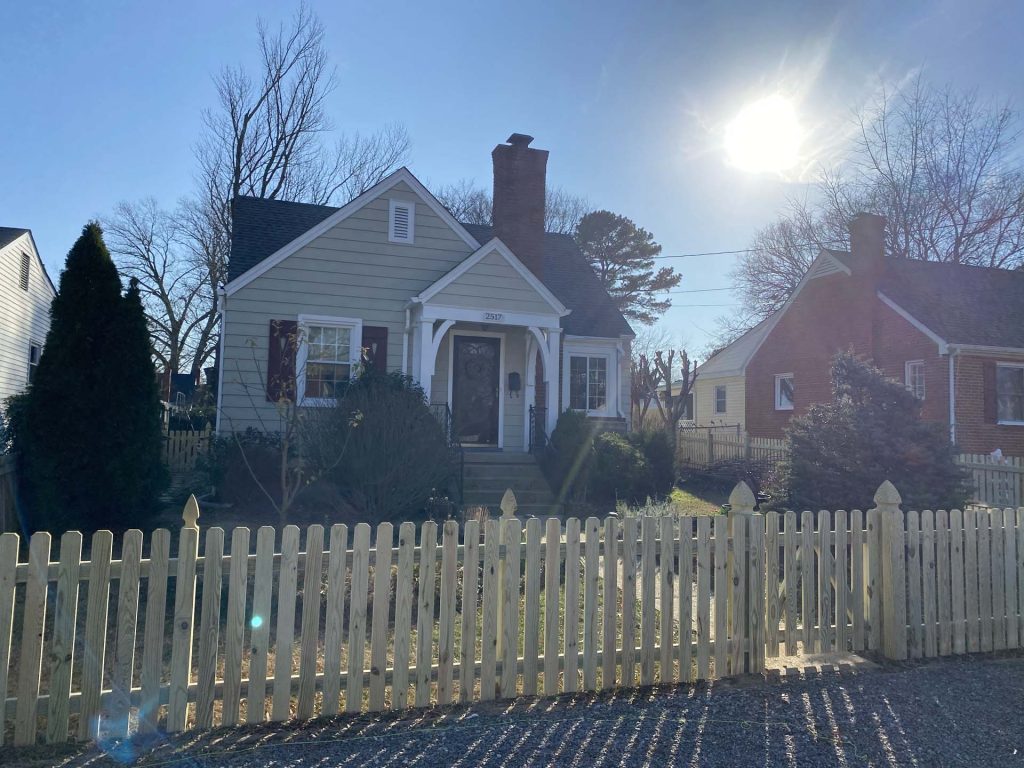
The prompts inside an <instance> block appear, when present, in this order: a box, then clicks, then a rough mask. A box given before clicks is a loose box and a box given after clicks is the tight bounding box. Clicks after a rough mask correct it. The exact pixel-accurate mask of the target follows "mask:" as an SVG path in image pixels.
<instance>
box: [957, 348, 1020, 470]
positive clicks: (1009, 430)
mask: <svg viewBox="0 0 1024 768" xmlns="http://www.w3.org/2000/svg"><path fill="white" fill-rule="evenodd" d="M993 360H995V361H998V362H1004V363H1024V357H1022V356H1013V355H1003V356H1000V357H988V358H983V357H977V356H972V355H957V356H956V357H955V358H954V359H953V363H954V375H955V377H956V385H955V386H956V422H957V425H956V442H957V445H958V446H959V447H960V450H962V451H965V452H967V453H991V452H992V451H994V450H995V449H996V448H998V449H1000V450H1001V451H1002V452H1003V453H1004V454H1005V455H1007V456H1024V426H1021V425H1019V424H997V423H994V422H992V421H989V420H986V418H985V374H984V372H983V370H984V366H985V364H986V363H991V362H992V361H993ZM947 376H948V371H947Z"/></svg>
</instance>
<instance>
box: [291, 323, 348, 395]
mask: <svg viewBox="0 0 1024 768" xmlns="http://www.w3.org/2000/svg"><path fill="white" fill-rule="evenodd" d="M362 329H363V323H362V320H358V319H351V318H343V317H320V316H304V315H300V316H299V353H298V359H297V368H298V370H297V376H296V378H297V383H298V389H299V402H300V404H301V405H314V406H318V405H333V404H334V402H335V400H336V398H337V396H338V394H339V392H340V389H341V387H343V386H344V384H345V383H346V382H348V380H349V379H351V378H352V376H353V375H354V374H355V371H356V366H357V365H358V364H359V356H360V351H361V349H362V347H361V345H362Z"/></svg>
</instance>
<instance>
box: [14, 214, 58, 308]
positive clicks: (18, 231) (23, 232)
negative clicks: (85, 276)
mask: <svg viewBox="0 0 1024 768" xmlns="http://www.w3.org/2000/svg"><path fill="white" fill-rule="evenodd" d="M22 235H28V242H29V244H30V245H31V246H32V255H33V256H34V257H35V260H36V263H37V264H39V268H40V269H41V270H42V271H43V277H45V278H46V284H47V285H48V286H50V292H51V293H52V294H53V295H54V296H56V295H57V286H55V285H54V284H53V280H51V279H50V273H49V271H47V269H46V264H44V263H43V257H42V256H40V255H39V249H38V248H37V247H36V239H35V238H34V237H33V236H32V230H31V229H24V228H23V227H0V249H2V248H6V247H7V246H8V245H10V244H11V243H13V242H14V241H15V240H17V239H18V238H20V237H21V236H22Z"/></svg>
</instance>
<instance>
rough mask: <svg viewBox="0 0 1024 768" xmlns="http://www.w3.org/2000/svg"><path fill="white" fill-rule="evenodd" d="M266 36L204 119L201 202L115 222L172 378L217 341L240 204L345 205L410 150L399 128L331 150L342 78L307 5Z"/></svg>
mask: <svg viewBox="0 0 1024 768" xmlns="http://www.w3.org/2000/svg"><path fill="white" fill-rule="evenodd" d="M257 29H258V46H259V54H260V58H259V62H260V63H259V69H258V71H257V72H256V73H255V74H253V73H250V72H249V71H247V70H246V69H244V68H242V67H225V68H224V69H223V70H222V71H221V72H220V74H219V75H217V76H216V77H215V78H214V81H215V84H216V87H217V97H218V104H217V106H216V107H215V108H213V109H210V110H207V111H206V112H204V114H203V123H204V130H203V133H202V135H201V137H200V139H199V141H198V143H197V144H196V148H195V156H196V161H197V163H198V167H199V170H198V173H197V185H198V192H197V194H196V196H195V197H194V198H193V199H190V200H186V201H184V202H182V203H181V204H179V206H178V208H177V210H175V211H174V212H173V213H171V212H164V211H159V210H158V209H157V206H156V204H155V203H153V202H152V201H148V200H147V201H142V202H139V203H135V204H130V203H123V204H122V205H121V206H119V207H118V209H117V210H116V211H115V213H114V215H113V216H112V217H111V219H110V222H109V223H108V229H112V234H114V235H115V236H117V239H118V243H117V248H118V249H119V251H120V253H119V256H120V261H121V264H122V265H123V266H127V267H130V269H132V270H135V271H137V272H138V273H139V274H137V275H135V276H138V277H139V279H140V283H141V284H142V285H143V286H144V290H145V291H147V311H148V312H149V316H150V322H151V326H152V327H153V328H154V346H155V347H157V349H158V352H157V357H158V360H159V361H160V362H161V365H165V366H166V367H167V368H168V369H169V370H171V371H177V370H178V369H179V367H180V366H182V365H187V366H189V368H190V370H191V372H192V374H193V376H194V377H195V378H196V380H198V379H199V373H200V371H201V370H202V368H203V367H204V366H205V365H206V364H207V362H208V361H209V360H210V359H211V357H212V356H213V353H214V350H215V349H216V346H217V342H218V316H217V312H216V306H215V305H216V295H217V290H218V288H219V287H220V286H221V285H223V284H224V283H225V282H226V280H227V263H228V254H229V251H230V246H231V231H232V206H231V201H232V200H233V199H234V197H236V196H238V195H252V196H255V197H263V198H272V199H273V198H280V199H286V200H294V201H298V202H309V203H320V204H328V203H340V202H344V201H347V200H349V199H351V198H352V197H355V196H356V195H358V194H360V193H361V192H364V191H365V190H366V189H368V188H369V187H371V186H373V185H374V184H376V183H377V182H378V181H380V180H381V179H382V178H384V176H386V175H387V174H389V173H391V172H392V171H393V170H394V169H395V168H397V167H398V166H399V165H400V164H401V163H402V162H403V160H404V159H405V157H406V156H407V155H408V152H409V146H410V142H409V137H408V135H407V133H406V131H405V129H404V128H403V127H402V126H400V125H389V126H386V127H385V128H384V129H383V130H381V131H378V132H376V133H373V134H370V135H360V134H358V133H357V134H352V135H347V136H346V135H341V136H335V137H334V141H333V144H332V143H331V138H332V133H333V126H332V124H331V122H330V120H329V118H328V117H327V114H326V111H325V108H326V105H327V101H328V99H329V97H330V96H331V94H332V93H333V92H334V90H335V87H336V85H337V83H336V79H335V75H334V71H333V69H331V67H330V65H329V62H328V56H327V48H326V43H325V40H324V29H323V25H322V24H321V23H320V21H319V20H318V19H317V17H316V16H315V15H314V14H313V13H312V12H311V11H310V10H309V8H308V7H307V6H306V5H302V6H300V8H299V10H298V11H297V12H296V14H295V16H294V18H293V19H292V21H291V23H290V25H288V26H285V25H281V26H279V27H277V28H276V29H272V28H270V27H269V26H268V25H267V24H265V23H264V22H263V21H260V22H258V25H257ZM186 286H187V290H186ZM183 296H184V297H185V298H184V299H183ZM185 299H187V301H186V300H185Z"/></svg>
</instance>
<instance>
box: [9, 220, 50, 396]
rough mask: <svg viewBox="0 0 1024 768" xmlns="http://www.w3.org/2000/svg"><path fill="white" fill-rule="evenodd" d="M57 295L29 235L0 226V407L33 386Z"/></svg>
mask: <svg viewBox="0 0 1024 768" xmlns="http://www.w3.org/2000/svg"><path fill="white" fill-rule="evenodd" d="M56 295H57V291H56V290H55V289H54V287H53V283H52V282H51V281H50V276H49V275H47V274H46V267H44V266H43V261H42V259H40V258H39V252H38V251H37V250H36V244H35V241H34V240H33V238H32V232H31V231H29V230H27V229H19V228H16V227H0V408H2V404H3V401H5V400H6V399H7V398H8V397H10V396H11V395H16V394H18V393H19V392H22V391H24V389H25V388H26V387H27V386H28V385H29V384H31V383H32V379H33V378H34V376H35V372H36V368H37V366H38V365H39V356H40V355H41V354H42V351H43V343H44V342H45V341H46V334H47V332H49V330H50V303H51V302H52V301H53V297H54V296H56Z"/></svg>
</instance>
